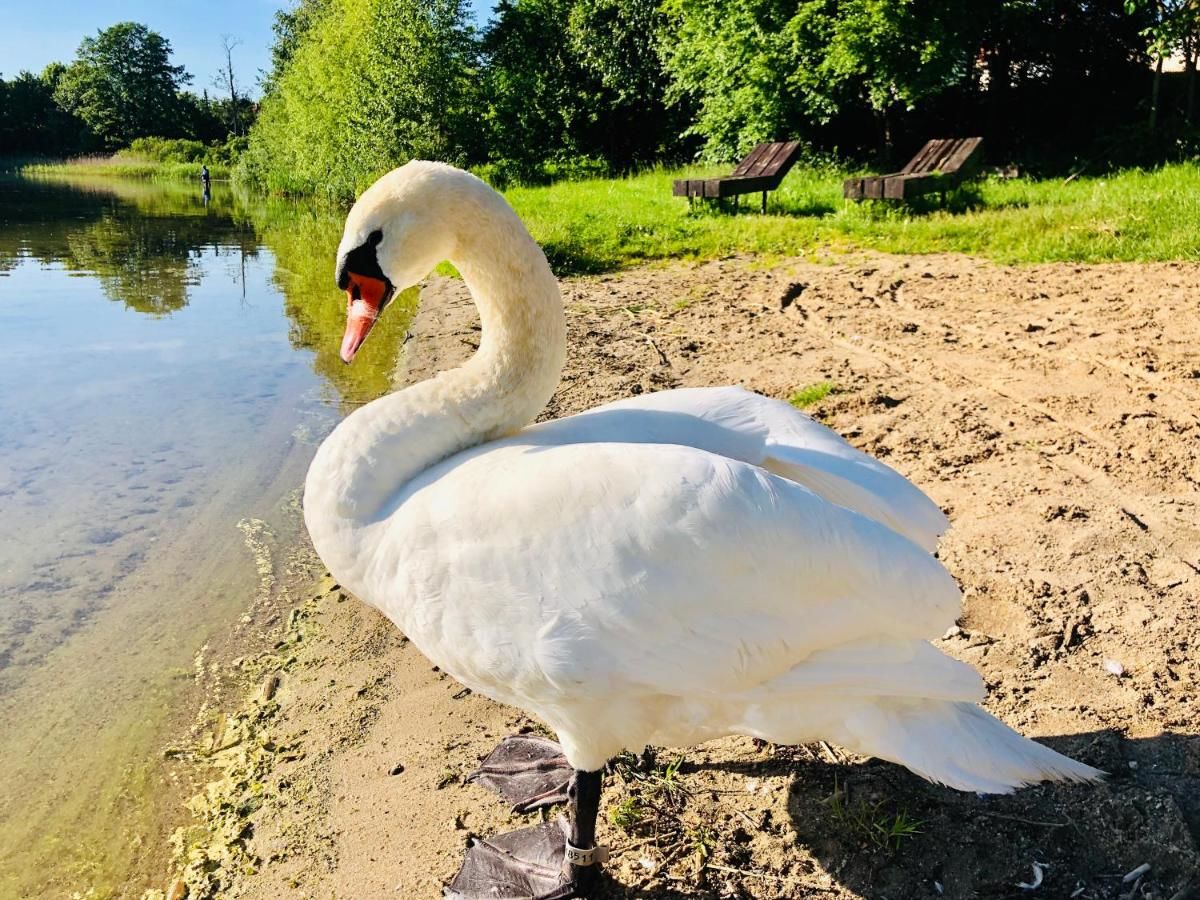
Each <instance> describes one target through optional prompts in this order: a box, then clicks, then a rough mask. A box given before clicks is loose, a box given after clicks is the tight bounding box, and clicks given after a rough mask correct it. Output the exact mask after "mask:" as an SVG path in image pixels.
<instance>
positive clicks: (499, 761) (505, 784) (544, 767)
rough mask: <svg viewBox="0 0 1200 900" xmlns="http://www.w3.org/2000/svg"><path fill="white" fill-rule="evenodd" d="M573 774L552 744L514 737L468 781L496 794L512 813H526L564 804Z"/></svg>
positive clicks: (534, 737)
mask: <svg viewBox="0 0 1200 900" xmlns="http://www.w3.org/2000/svg"><path fill="white" fill-rule="evenodd" d="M572 771H573V770H572V768H571V764H570V763H568V762H567V758H566V757H565V756H563V752H562V747H560V746H559V745H558V744H557V743H555V742H554V741H551V740H548V739H547V738H544V737H539V736H538V735H536V734H514V735H512V736H511V737H507V738H505V739H504V740H503V741H501V742H500V745H499V746H498V747H497V748H496V749H495V750H493V751H492V752H491V753H490V754H488V757H487V759H485V760H484V761H483V763H482V764H481V765H480V766H479V768H478V769H476V770H475V771H474V772H472V773H471V774H470V775H468V776H467V781H469V782H475V783H476V784H479V785H482V786H483V787H485V788H487V789H488V790H491V791H495V792H496V793H497V794H499V795H500V796H501V797H503V798H504V799H505V800H507V801H508V802H509V803H511V804H512V805H513V807H512V808H513V812H520V813H525V812H530V811H531V810H535V809H537V808H538V807H540V806H550V805H552V804H554V803H563V802H565V801H566V799H567V788H568V786H569V785H570V782H571V774H572ZM518 833H519V832H518Z"/></svg>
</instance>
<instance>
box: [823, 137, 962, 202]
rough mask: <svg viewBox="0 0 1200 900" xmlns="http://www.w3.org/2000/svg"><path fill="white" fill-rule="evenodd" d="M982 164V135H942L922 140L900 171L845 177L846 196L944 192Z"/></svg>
mask: <svg viewBox="0 0 1200 900" xmlns="http://www.w3.org/2000/svg"><path fill="white" fill-rule="evenodd" d="M982 168H983V138H980V137H970V138H941V139H938V140H932V141H929V142H928V143H926V144H925V146H924V147H922V148H921V149H920V150H919V151H918V152H917V155H916V156H914V157H913V158H912V159H910V160H909V161H908V165H906V166H905V167H904V168H903V169H901V170H900V171H899V172H895V173H893V174H891V175H870V176H867V177H865V178H848V179H846V182H845V184H844V185H843V192H844V194H845V196H846V199H848V200H910V199H912V198H913V197H917V196H919V195H921V194H928V193H931V192H934V191H939V192H941V193H945V192H946V191H948V190H950V189H951V188H954V187H957V186H958V185H960V184H962V182H963V181H965V180H966V179H968V178H973V177H975V176H976V175H978V174H979V172H980V170H981V169H982Z"/></svg>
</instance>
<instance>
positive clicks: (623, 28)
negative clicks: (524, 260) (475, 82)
mask: <svg viewBox="0 0 1200 900" xmlns="http://www.w3.org/2000/svg"><path fill="white" fill-rule="evenodd" d="M664 21H665V20H664V18H663V16H662V14H661V13H660V12H659V9H658V3H657V2H655V0H501V3H500V4H499V5H498V6H497V7H496V10H495V18H494V20H493V23H492V26H491V27H490V28H489V29H488V32H487V34H486V35H485V36H484V39H483V54H484V59H485V61H486V75H485V79H484V104H485V108H486V113H485V117H486V119H487V122H488V142H489V146H488V148H487V155H488V157H489V158H490V159H492V160H493V161H498V162H508V163H511V164H513V165H515V167H516V168H517V169H518V170H519V172H522V173H524V174H526V175H529V174H532V173H533V172H535V171H537V170H538V169H539V168H540V166H541V164H542V163H544V162H546V161H548V160H555V159H569V158H573V157H594V158H599V159H602V160H604V161H605V162H607V163H609V164H612V165H614V166H616V167H618V168H623V167H627V166H629V165H631V164H633V163H637V162H646V161H651V160H657V159H660V158H662V157H663V156H664V155H671V154H672V153H673V152H674V151H675V149H676V145H677V138H678V132H679V130H680V129H679V123H678V122H677V121H676V120H675V118H676V117H675V116H673V115H672V114H671V113H669V112H668V110H667V109H666V107H665V105H664V102H663V96H664V93H665V89H666V83H667V79H666V73H665V72H664V71H663V67H662V63H661V61H660V59H659V56H658V38H659V32H660V30H661V28H662V26H663V24H664Z"/></svg>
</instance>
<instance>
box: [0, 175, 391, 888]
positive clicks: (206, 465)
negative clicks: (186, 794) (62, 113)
mask: <svg viewBox="0 0 1200 900" xmlns="http://www.w3.org/2000/svg"><path fill="white" fill-rule="evenodd" d="M340 230H341V217H340V215H339V214H338V213H337V212H336V211H320V210H310V209H306V208H302V207H299V206H295V205H291V204H286V203H279V202H271V203H268V202H266V201H263V200H261V199H256V198H253V197H248V196H237V195H235V194H234V193H233V192H232V191H231V190H230V189H228V188H226V187H225V186H223V185H221V184H218V185H215V186H214V187H213V191H212V196H211V197H209V198H207V199H206V198H203V197H201V195H200V192H199V189H198V188H197V189H195V190H193V189H191V188H189V187H186V186H182V185H172V186H163V185H157V184H151V183H147V182H126V181H115V180H112V179H97V180H90V181H63V180H58V179H56V180H53V181H49V180H38V181H31V180H22V179H16V178H7V179H2V180H0V896H2V897H21V896H70V895H71V893H72V892H74V891H79V892H80V893H81V894H84V895H85V896H86V892H87V890H88V889H89V888H93V889H94V890H95V895H94V896H107V895H110V894H117V895H126V896H139V895H140V893H141V890H142V888H144V887H149V886H159V887H161V886H162V885H161V884H157V885H155V884H152V883H151V882H150V881H148V880H147V873H148V872H150V871H154V870H156V869H157V870H158V871H159V872H161V865H162V860H163V858H164V855H165V852H166V851H165V847H164V844H163V829H164V828H165V827H166V824H167V823H168V822H171V821H179V820H182V818H183V817H184V816H185V815H186V813H185V812H184V811H183V809H182V807H180V806H179V800H180V797H179V796H178V794H179V790H180V789H179V788H178V787H177V786H174V785H172V784H170V783H168V782H167V781H165V778H166V768H165V765H164V763H163V762H162V749H163V746H164V744H165V743H166V742H167V740H168V738H169V729H170V728H171V727H176V728H178V727H179V725H180V721H181V718H180V717H181V713H180V707H181V704H182V703H184V702H185V701H186V699H187V697H188V696H189V688H190V685H191V684H192V679H191V674H192V672H193V668H194V665H195V659H196V655H197V653H199V652H200V650H201V648H202V647H204V646H205V644H206V643H207V642H209V641H210V640H212V639H214V638H216V637H218V636H220V635H223V634H227V633H228V632H229V630H230V628H231V625H232V624H233V623H234V622H236V621H237V619H238V618H239V616H240V615H241V612H242V611H243V610H244V609H245V608H246V607H247V606H248V604H249V602H250V600H251V599H252V598H253V596H254V594H255V591H256V590H257V589H258V584H259V577H260V576H259V573H258V572H257V571H256V568H255V560H254V558H253V556H252V554H251V552H250V551H249V549H248V548H247V546H246V541H245V537H246V535H245V533H244V532H245V529H246V528H247V525H246V523H248V522H255V521H265V522H266V523H267V524H268V525H269V526H270V527H271V528H272V529H273V531H274V533H275V534H276V539H277V540H279V541H286V540H287V539H288V529H289V528H293V529H294V528H296V527H298V526H297V516H296V515H295V509H296V503H297V499H298V491H299V488H300V485H301V483H302V480H303V474H304V470H305V468H306V467H307V464H308V461H309V459H310V458H311V455H312V452H313V450H314V449H315V446H316V444H317V443H318V442H319V440H320V439H321V438H322V437H323V436H324V435H325V434H326V433H327V432H328V430H329V429H330V428H331V427H332V426H333V424H334V423H335V422H336V421H337V420H338V418H340V416H341V415H343V414H344V413H345V412H346V411H348V410H349V409H350V408H352V407H353V406H355V405H358V404H361V403H363V402H366V401H368V400H370V399H372V398H374V397H375V396H378V395H379V394H380V393H382V392H384V391H386V390H387V389H388V388H389V387H390V385H391V383H392V380H393V378H394V376H395V374H396V369H397V366H398V365H399V364H400V353H401V348H402V343H403V341H402V338H403V333H404V328H405V325H406V322H405V321H404V318H403V316H394V317H393V318H392V319H391V320H390V321H389V320H388V319H387V318H385V319H384V320H383V321H382V322H381V323H380V326H379V329H378V332H379V333H377V334H375V335H373V336H372V340H371V342H369V343H368V344H367V345H366V347H365V348H364V350H363V352H362V353H361V354H360V355H359V357H358V359H357V360H356V362H355V365H354V366H353V367H346V366H343V365H342V363H341V362H340V361H339V360H338V358H337V350H338V347H339V344H340V337H341V330H342V324H343V321H344V318H343V317H344V315H345V305H344V300H343V299H342V297H341V295H339V293H338V291H337V290H336V288H335V286H334V284H333V274H332V273H333V254H334V250H335V248H336V246H337V242H338V238H339V236H340ZM239 523H242V525H241V528H239ZM255 527H259V526H255Z"/></svg>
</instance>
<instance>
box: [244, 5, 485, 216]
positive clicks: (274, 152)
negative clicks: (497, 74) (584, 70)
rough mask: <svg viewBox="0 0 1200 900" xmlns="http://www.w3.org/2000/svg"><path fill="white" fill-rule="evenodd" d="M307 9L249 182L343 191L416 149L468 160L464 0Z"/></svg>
mask: <svg viewBox="0 0 1200 900" xmlns="http://www.w3.org/2000/svg"><path fill="white" fill-rule="evenodd" d="M310 12H312V13H313V15H314V16H315V18H313V19H312V20H311V21H308V22H307V23H306V24H305V25H304V27H303V29H302V30H301V31H300V33H299V34H298V35H297V36H296V43H295V46H293V47H289V48H288V49H286V51H284V53H283V57H282V58H283V62H282V66H283V68H282V71H281V72H280V74H279V75H278V77H277V79H275V80H274V81H273V83H272V90H271V93H270V94H269V95H268V96H267V97H266V98H264V100H263V103H262V109H261V114H260V117H259V120H258V122H257V123H256V124H255V126H254V128H253V129H252V131H251V135H250V146H249V149H248V151H247V152H246V154H245V155H244V156H243V166H242V172H243V174H244V175H245V176H246V177H247V178H249V180H250V181H251V182H252V183H257V184H259V185H261V186H265V187H267V188H268V189H270V190H273V191H277V192H284V193H288V192H296V193H309V192H311V193H317V194H324V195H327V196H330V197H333V198H339V199H345V198H350V197H353V196H354V195H355V193H356V192H357V191H358V190H361V189H362V188H364V187H366V186H367V185H368V184H370V183H371V181H373V180H374V179H375V178H377V177H378V176H379V175H380V174H382V173H384V172H386V171H387V170H389V169H390V168H392V167H394V166H397V165H399V164H401V163H404V162H406V161H407V160H409V159H412V158H414V157H422V158H427V159H442V160H449V161H457V162H460V163H461V162H466V161H467V159H468V156H469V153H468V149H467V148H468V147H469V146H470V145H471V144H472V143H473V142H475V141H477V139H478V138H477V134H478V127H477V125H476V123H474V122H473V121H472V115H473V107H472V105H471V103H470V102H469V98H470V96H471V93H472V88H473V78H474V76H475V67H476V61H475V43H474V36H473V33H472V30H471V27H470V25H469V24H468V16H467V10H466V5H465V3H464V2H463V0H327V2H325V3H324V4H322V5H321V6H320V7H319V8H318V7H316V6H314V7H313V8H312V9H311V10H310ZM288 35H289V39H290V36H291V35H292V32H290V31H289V32H288Z"/></svg>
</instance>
